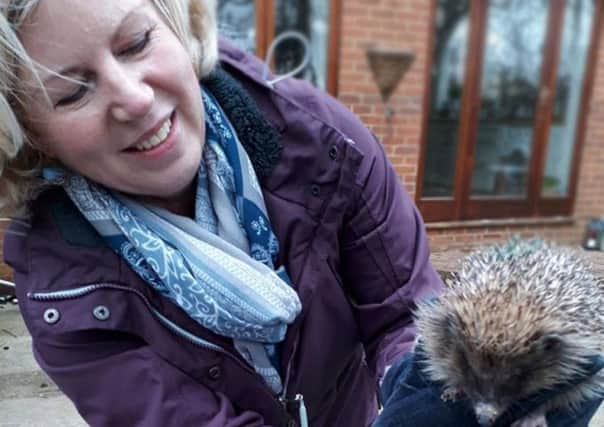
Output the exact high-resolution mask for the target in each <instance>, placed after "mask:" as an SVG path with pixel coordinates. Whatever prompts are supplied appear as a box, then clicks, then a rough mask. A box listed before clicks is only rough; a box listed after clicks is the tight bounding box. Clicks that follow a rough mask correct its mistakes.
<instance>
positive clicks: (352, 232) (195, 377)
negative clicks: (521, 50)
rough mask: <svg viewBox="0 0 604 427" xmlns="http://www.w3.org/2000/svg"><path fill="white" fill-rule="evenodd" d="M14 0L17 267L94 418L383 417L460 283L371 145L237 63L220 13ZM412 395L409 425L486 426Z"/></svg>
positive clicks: (5, 188)
mask: <svg viewBox="0 0 604 427" xmlns="http://www.w3.org/2000/svg"><path fill="white" fill-rule="evenodd" d="M3 5H4V6H2V7H3V13H2V18H1V19H0V33H1V37H2V41H3V43H2V48H1V53H2V59H1V60H0V64H1V65H2V68H1V70H2V71H0V89H1V97H0V105H1V106H2V115H1V120H0V130H1V132H0V135H1V137H0V165H1V169H0V171H1V179H0V186H1V188H2V192H1V194H2V196H1V199H0V206H2V209H3V214H5V215H6V214H10V215H19V218H20V219H17V220H15V221H14V222H13V224H12V226H11V229H10V230H9V232H8V235H7V238H6V241H5V244H4V252H5V258H6V261H7V262H8V263H9V264H10V265H11V266H12V267H13V268H14V270H15V278H16V282H17V290H18V296H19V304H20V308H21V311H22V314H23V317H24V319H25V322H26V324H27V326H28V328H29V331H30V333H31V335H32V337H33V349H34V354H35V356H36V359H37V361H38V362H39V364H40V366H41V367H42V368H43V369H44V370H45V371H46V372H47V373H48V374H49V375H50V377H51V378H52V379H53V380H54V381H55V382H56V383H57V385H58V386H59V387H60V388H61V390H63V391H64V392H65V394H66V395H67V396H69V398H70V399H71V400H72V401H73V402H74V403H75V405H76V407H77V409H78V411H79V412H80V414H81V415H82V416H83V417H84V418H85V419H86V421H87V422H88V423H89V424H90V425H93V426H133V425H137V426H189V425H191V426H193V425H194V426H262V425H270V426H289V425H291V426H294V425H303V426H306V425H309V424H310V425H312V426H366V425H370V424H371V423H373V421H374V420H375V418H376V416H377V413H378V402H377V393H376V391H377V385H378V381H379V379H380V378H381V377H382V376H383V374H384V371H385V369H386V367H387V366H390V365H391V364H393V363H396V362H398V363H397V364H396V369H393V370H392V372H398V371H399V370H400V369H401V367H402V366H407V367H409V366H412V367H413V366H414V365H409V364H408V363H407V365H403V364H402V363H403V362H401V360H403V361H405V360H409V359H408V358H406V359H402V357H403V355H406V354H408V353H409V350H410V349H411V347H412V345H413V342H414V339H415V330H414V327H413V325H412V321H411V314H410V312H411V310H412V308H413V306H414V302H415V301H416V300H417V299H418V298H423V297H426V296H429V295H434V294H436V293H437V292H438V291H439V289H440V286H441V282H440V280H439V278H438V276H437V274H436V273H435V271H434V269H433V268H432V267H431V266H430V263H429V261H428V248H427V243H426V236H425V234H424V231H423V224H422V221H421V219H420V217H419V215H418V213H417V211H416V209H415V208H414V206H413V204H412V202H411V201H410V200H409V197H408V196H407V195H406V194H405V193H404V191H403V190H402V189H401V187H400V185H399V183H398V179H397V177H396V174H395V172H394V170H393V168H392V167H391V165H390V164H389V163H388V161H387V159H386V157H385V154H384V152H383V150H382V149H381V147H380V145H379V143H377V142H376V141H375V139H374V137H373V136H372V135H371V133H370V132H368V131H367V129H366V128H365V127H364V126H363V125H362V124H361V123H360V122H359V121H358V120H357V119H356V118H355V117H354V116H353V115H352V114H351V113H350V112H348V111H347V110H346V109H345V108H344V107H342V106H341V105H340V104H339V103H337V102H336V101H335V100H333V99H331V98H329V97H327V96H326V95H324V94H322V93H320V92H318V91H316V90H314V89H312V88H311V87H309V86H308V85H307V84H305V83H303V82H299V81H295V80H292V79H289V80H285V81H282V82H281V83H279V84H278V85H277V86H276V87H274V88H273V87H271V86H269V85H267V84H266V82H265V81H263V80H262V78H261V77H260V76H261V75H262V65H261V64H260V63H259V62H258V61H257V60H256V59H255V58H253V57H252V56H249V55H246V54H245V53H243V52H241V51H239V50H236V49H234V48H233V47H231V46H229V45H227V44H221V45H220V48H218V43H217V37H216V29H215V22H214V7H215V5H214V4H213V2H212V1H210V0H179V1H167V0H153V1H152V0H119V1H118V0H108V1H104V2H90V1H89V0H53V1H52V2H51V1H46V0H41V1H40V0H38V1H35V0H13V1H10V2H8V4H6V2H5V3H3ZM66 11H69V13H66ZM411 372H417V371H416V370H412V371H411ZM388 378H390V380H391V381H389V386H388V387H389V388H392V383H393V381H394V380H392V378H391V376H389V377H388ZM406 378H407V377H405V375H402V376H400V381H403V382H405V381H407V379H406ZM400 381H398V382H397V381H394V382H395V383H397V384H398V383H400ZM406 384H411V382H410V380H409V381H407V382H406ZM414 387H416V385H414ZM417 387H419V386H417ZM422 387H423V386H422ZM395 395H396V396H395V397H397V399H395V400H393V401H394V402H395V403H393V404H392V405H391V408H394V409H396V411H395V414H394V415H395V416H396V417H395V418H396V419H397V420H400V418H398V417H399V416H400V415H407V414H411V413H415V414H418V413H419V412H418V411H417V410H418V409H422V408H423V409H424V412H423V415H421V417H422V418H421V421H419V419H418V418H417V417H415V418H413V419H414V421H412V424H417V423H418V422H419V423H423V424H424V425H436V424H435V423H432V424H430V421H429V420H430V416H431V415H434V414H438V415H439V417H440V418H441V419H443V420H445V421H443V422H444V423H445V425H447V424H448V423H449V422H450V421H451V420H452V419H462V420H464V421H462V424H463V425H473V424H475V421H474V420H473V419H472V418H467V416H466V415H465V414H464V413H463V411H462V415H459V414H454V413H453V412H448V411H449V410H448V409H446V408H440V409H438V410H436V411H435V410H433V408H434V407H435V406H438V405H441V406H443V404H442V403H438V402H434V401H433V402H431V403H430V404H428V401H429V400H428V398H426V399H424V400H422V402H424V403H423V404H421V405H417V403H416V401H414V402H413V403H412V405H413V406H414V408H413V409H414V410H415V412H413V411H410V410H409V405H406V406H405V405H402V404H401V402H402V401H401V400H400V399H399V398H400V394H396V393H395ZM414 395H417V396H420V394H419V393H415V394H414ZM437 400H438V399H437ZM386 409H388V407H387V408H386ZM451 411H453V409H451ZM420 412H421V411H420ZM389 413H392V410H391V411H390V412H389V411H385V414H389ZM454 417H458V418H454ZM464 417H466V418H464ZM389 419H390V420H392V419H394V418H385V417H382V422H383V425H387V424H384V423H388V420H389ZM397 423H398V424H400V421H395V425H397ZM454 424H455V422H454ZM439 425H441V424H439ZM457 425H461V424H459V423H458V424H457Z"/></svg>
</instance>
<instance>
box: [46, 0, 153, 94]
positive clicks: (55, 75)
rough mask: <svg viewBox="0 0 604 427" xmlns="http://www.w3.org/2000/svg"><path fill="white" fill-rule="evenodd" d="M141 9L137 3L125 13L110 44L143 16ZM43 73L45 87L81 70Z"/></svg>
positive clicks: (74, 68)
mask: <svg viewBox="0 0 604 427" xmlns="http://www.w3.org/2000/svg"><path fill="white" fill-rule="evenodd" d="M141 3H142V1H141ZM143 7H144V6H143V5H141V4H140V3H139V4H138V5H136V6H134V7H133V8H132V9H131V10H130V11H129V12H128V13H126V15H124V17H123V18H122V20H121V21H120V23H119V24H118V26H117V28H116V30H115V31H114V32H113V35H112V36H111V42H110V43H111V44H114V43H115V41H116V39H117V38H118V37H119V36H120V35H121V34H122V33H123V32H124V31H125V29H126V27H127V26H128V24H129V23H130V21H131V20H132V19H134V18H136V17H137V16H140V15H144V14H143V13H142V12H141V9H142V8H143ZM45 71H46V72H47V73H48V76H46V77H44V78H43V79H42V83H43V84H44V86H46V84H47V83H49V82H51V81H52V80H54V79H62V78H63V77H65V76H68V75H78V74H81V73H82V71H83V70H82V68H81V67H80V66H77V65H76V66H67V67H64V68H59V69H58V70H52V69H46V70H45Z"/></svg>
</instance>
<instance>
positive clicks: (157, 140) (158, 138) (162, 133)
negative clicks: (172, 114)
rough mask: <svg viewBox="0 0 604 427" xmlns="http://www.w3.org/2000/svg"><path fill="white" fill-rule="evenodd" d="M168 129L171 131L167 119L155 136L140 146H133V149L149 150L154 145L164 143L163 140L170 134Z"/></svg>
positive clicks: (169, 121) (170, 122)
mask: <svg viewBox="0 0 604 427" xmlns="http://www.w3.org/2000/svg"><path fill="white" fill-rule="evenodd" d="M170 129H172V120H170V119H168V120H166V122H165V123H164V124H163V126H162V127H161V129H160V130H159V131H157V133H156V134H155V135H153V136H152V137H151V138H149V139H147V140H146V141H145V142H141V143H140V144H138V145H135V146H134V148H136V149H137V150H138V151H145V150H150V149H151V148H153V147H155V146H156V145H159V144H161V143H162V142H164V139H166V137H167V136H168V134H169V133H170Z"/></svg>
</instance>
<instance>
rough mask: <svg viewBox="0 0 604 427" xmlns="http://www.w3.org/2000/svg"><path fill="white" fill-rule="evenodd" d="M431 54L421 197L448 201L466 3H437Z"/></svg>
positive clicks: (463, 57) (461, 76)
mask: <svg viewBox="0 0 604 427" xmlns="http://www.w3.org/2000/svg"><path fill="white" fill-rule="evenodd" d="M435 24H436V37H435V38H434V46H433V50H432V70H431V91H430V94H431V100H430V113H429V116H428V134H427V141H428V142H427V144H428V145H427V147H426V160H425V167H424V178H423V180H424V181H423V190H422V196H423V197H451V196H452V195H453V181H454V177H455V159H456V157H457V145H458V141H457V130H458V128H459V116H460V112H461V100H462V93H463V83H464V76H465V72H466V56H467V45H468V31H469V1H468V0H462V1H460V0H439V1H438V7H437V10H436V22H435Z"/></svg>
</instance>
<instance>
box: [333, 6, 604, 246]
mask: <svg viewBox="0 0 604 427" xmlns="http://www.w3.org/2000/svg"><path fill="white" fill-rule="evenodd" d="M342 3H343V5H342V28H341V56H340V71H339V98H340V100H341V101H342V102H344V103H345V104H346V105H348V106H349V107H350V108H351V109H352V111H354V112H355V113H356V114H358V116H359V117H360V118H361V119H362V120H363V121H364V122H365V123H366V124H367V125H368V126H370V127H371V128H372V130H373V131H374V132H375V133H376V134H377V135H378V136H379V137H380V138H381V139H382V140H383V142H384V146H385V148H386V151H387V153H388V155H389V157H390V159H391V161H392V163H393V164H394V166H395V168H396V170H397V172H398V174H399V175H400V177H401V178H402V181H403V183H404V186H405V188H406V189H407V191H408V192H409V193H410V194H411V196H412V197H415V186H416V178H417V171H418V164H419V156H420V147H421V125H422V103H423V101H424V94H425V89H426V85H427V84H429V81H427V80H426V76H427V74H426V67H427V66H428V60H429V59H430V58H429V55H430V54H431V52H430V49H429V43H430V31H431V22H430V21H431V1H429V0H372V1H369V0H346V1H344V2H342ZM603 37H604V36H603ZM371 46H376V47H381V48H394V49H399V50H410V51H412V52H413V53H414V54H415V61H414V63H413V65H412V68H411V69H410V70H409V72H408V73H407V74H406V75H405V77H404V79H403V80H402V82H401V84H400V85H399V87H398V88H397V90H396V92H395V93H394V94H393V95H392V97H391V99H390V103H389V104H390V106H391V107H393V108H394V110H395V115H394V117H393V118H392V119H391V120H387V119H386V117H385V114H384V107H383V104H382V101H381V99H380V97H379V92H378V90H377V86H376V84H375V83H374V81H373V78H372V75H371V72H370V70H369V67H368V64H367V60H366V56H365V51H366V49H367V48H368V47H371ZM598 55H599V60H598V65H597V71H596V81H595V84H594V89H595V90H594V92H593V98H592V100H591V104H590V108H589V115H588V122H587V133H586V142H585V148H584V151H583V156H582V157H583V158H582V162H581V170H580V176H579V183H578V196H577V200H576V203H575V217H574V218H575V221H574V222H567V223H565V224H549V225H548V224H532V225H521V226H515V225H499V226H496V225H491V226H489V227H464V226H460V225H459V224H457V225H456V226H455V227H451V228H445V229H442V228H438V229H432V228H431V227H430V225H428V233H429V237H430V241H431V246H432V249H433V250H435V251H438V250H444V249H446V248H450V247H467V246H473V245H476V244H482V243H486V242H490V241H494V240H499V239H502V238H505V237H506V236H509V235H510V234H520V235H525V236H529V235H531V236H532V235H534V234H540V235H543V236H545V237H546V238H549V239H553V240H556V241H560V242H567V243H578V242H580V240H581V237H582V234H583V227H584V225H585V222H586V219H587V218H589V217H594V216H600V215H604V185H603V183H604V41H601V42H600V47H599V52H598Z"/></svg>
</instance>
